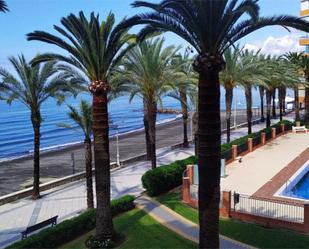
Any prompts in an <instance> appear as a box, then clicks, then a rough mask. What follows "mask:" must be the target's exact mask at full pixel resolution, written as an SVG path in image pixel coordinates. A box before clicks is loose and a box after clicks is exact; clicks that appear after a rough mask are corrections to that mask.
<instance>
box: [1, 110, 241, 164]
mask: <svg viewBox="0 0 309 249" xmlns="http://www.w3.org/2000/svg"><path fill="white" fill-rule="evenodd" d="M245 112H246V109H239V110H237V117H238V118H240V117H242V116H243V115H244V114H245ZM221 116H225V110H221ZM179 120H182V115H181V114H178V115H176V117H175V118H168V119H163V120H160V121H157V123H156V128H160V127H162V126H164V125H168V124H169V123H174V122H177V121H179ZM189 120H190V117H189ZM243 121H245V120H243ZM232 123H233V122H232ZM240 123H242V122H240ZM237 124H239V122H237ZM190 125H191V124H189V125H188V136H190V130H189V129H190ZM221 128H222V130H224V129H225V122H224V120H221ZM141 132H144V127H142V128H138V129H134V130H129V131H125V132H123V133H119V134H118V137H119V139H123V138H126V137H127V136H130V135H131V134H134V133H136V134H140V133H141ZM115 138H116V135H115V134H114V135H111V136H110V137H109V139H110V141H113V140H115ZM82 147H83V141H76V142H69V143H65V144H59V145H53V146H49V147H45V148H41V150H40V156H45V155H51V154H53V153H57V152H60V151H63V152H67V151H70V150H74V149H80V148H82ZM31 151H32V149H31ZM31 158H33V153H32V152H29V153H28V154H23V155H19V156H12V157H7V158H0V167H1V165H2V164H5V163H11V162H20V161H22V160H27V159H31Z"/></svg>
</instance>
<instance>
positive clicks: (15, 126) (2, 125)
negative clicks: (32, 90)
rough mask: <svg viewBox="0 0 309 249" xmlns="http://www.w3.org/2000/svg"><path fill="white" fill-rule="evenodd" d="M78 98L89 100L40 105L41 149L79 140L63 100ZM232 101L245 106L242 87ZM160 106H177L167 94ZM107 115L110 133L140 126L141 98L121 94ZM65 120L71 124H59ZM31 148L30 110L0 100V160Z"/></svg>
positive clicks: (168, 118)
mask: <svg viewBox="0 0 309 249" xmlns="http://www.w3.org/2000/svg"><path fill="white" fill-rule="evenodd" d="M224 94H225V93H224V89H223V88H222V89H221V109H222V110H224V109H225V101H224ZM81 99H84V100H86V101H89V102H91V97H90V95H89V94H86V93H85V94H81V95H79V96H78V97H77V98H68V99H67V100H66V101H65V103H64V104H62V105H61V106H59V105H57V104H56V101H55V100H54V99H49V100H47V101H46V102H45V103H44V104H43V105H42V108H41V114H42V117H43V122H42V126H41V151H50V150H59V149H62V148H64V147H68V146H72V145H75V144H78V143H81V142H82V141H83V134H82V133H81V131H80V130H79V128H78V127H77V126H76V125H75V124H74V123H73V122H72V121H71V120H70V119H69V118H68V114H67V113H68V107H67V104H70V105H73V106H75V107H78V105H79V102H80V100H81ZM233 101H234V104H233V106H235V103H237V108H239V109H244V108H245V96H244V91H243V90H242V89H241V88H236V89H235V90H234V100H233ZM259 105H260V103H259V94H258V91H257V90H253V106H254V107H259ZM163 107H164V108H173V109H178V110H179V109H180V104H179V101H178V100H175V99H173V98H171V97H164V98H163ZM177 118H181V117H180V116H179V115H178V116H177V115H176V114H158V115H157V123H165V122H169V121H171V120H175V119H177ZM109 119H110V122H111V123H112V125H111V127H110V136H114V135H115V134H116V132H118V133H119V134H121V133H127V132H133V131H136V130H139V129H143V109H142V100H141V99H140V98H135V99H133V101H132V102H131V103H129V97H128V96H121V97H119V98H117V99H116V100H114V101H112V102H111V103H110V104H109ZM61 123H66V124H69V125H71V126H72V128H62V127H60V126H59V124H61ZM32 152H33V130H32V125H31V121H30V111H29V110H28V109H27V108H26V107H25V106H24V105H23V104H22V103H20V102H17V101H15V102H13V103H12V104H11V105H8V104H7V103H6V102H5V101H0V162H1V161H7V160H12V159H15V158H19V157H24V156H27V155H30V154H32Z"/></svg>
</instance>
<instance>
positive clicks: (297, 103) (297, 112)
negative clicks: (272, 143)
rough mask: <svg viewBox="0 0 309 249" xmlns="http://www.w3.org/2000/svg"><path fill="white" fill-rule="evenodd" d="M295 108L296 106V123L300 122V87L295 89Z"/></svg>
mask: <svg viewBox="0 0 309 249" xmlns="http://www.w3.org/2000/svg"><path fill="white" fill-rule="evenodd" d="M294 106H295V108H294V109H295V121H299V120H300V115H299V94H298V87H295V88H294Z"/></svg>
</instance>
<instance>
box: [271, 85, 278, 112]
mask: <svg viewBox="0 0 309 249" xmlns="http://www.w3.org/2000/svg"><path fill="white" fill-rule="evenodd" d="M275 100H276V88H275V89H273V90H272V101H273V103H272V118H276V116H277V115H276V102H275Z"/></svg>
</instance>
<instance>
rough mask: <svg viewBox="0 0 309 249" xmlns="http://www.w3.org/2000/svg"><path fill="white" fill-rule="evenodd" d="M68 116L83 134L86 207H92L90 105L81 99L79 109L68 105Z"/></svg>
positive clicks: (63, 125)
mask: <svg viewBox="0 0 309 249" xmlns="http://www.w3.org/2000/svg"><path fill="white" fill-rule="evenodd" d="M68 107H69V110H70V111H69V112H68V116H69V118H70V119H71V120H72V121H73V122H74V123H75V124H76V125H77V126H78V127H79V128H80V129H81V131H82V132H83V134H84V147H85V169H86V189H87V207H88V208H94V204H93V186H92V145H91V136H92V106H91V105H89V104H88V103H87V102H86V101H84V100H82V101H81V102H80V104H79V110H78V109H76V108H75V107H73V106H72V105H69V106H68ZM59 126H60V127H64V128H72V126H71V125H68V124H59Z"/></svg>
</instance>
